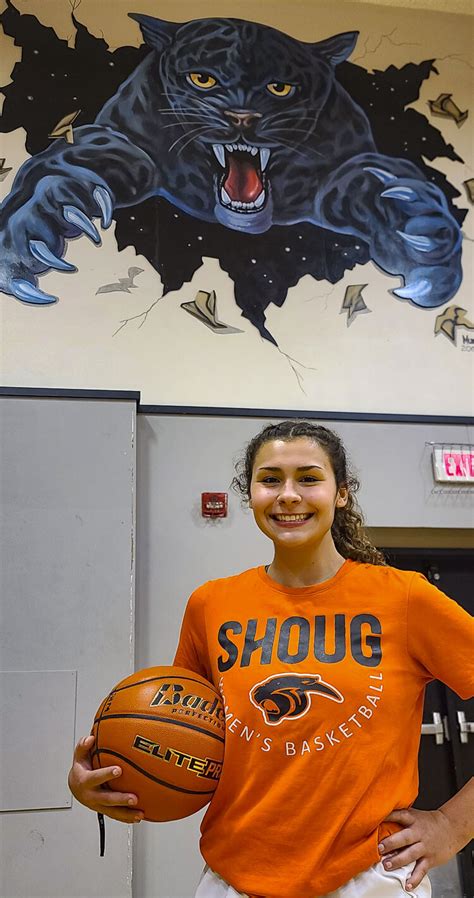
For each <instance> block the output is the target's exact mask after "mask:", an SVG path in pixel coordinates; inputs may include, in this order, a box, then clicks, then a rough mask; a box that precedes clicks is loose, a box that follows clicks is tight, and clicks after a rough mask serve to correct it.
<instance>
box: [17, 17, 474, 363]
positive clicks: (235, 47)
mask: <svg viewBox="0 0 474 898" xmlns="http://www.w3.org/2000/svg"><path fill="white" fill-rule="evenodd" d="M75 6H76V4H72V12H71V20H72V27H73V29H74V31H75V40H74V46H69V45H68V43H67V42H66V41H65V40H63V39H60V38H59V37H58V36H57V35H56V33H55V31H54V29H52V28H50V27H47V26H46V25H45V24H43V23H42V22H40V21H39V20H38V19H37V18H36V17H35V16H32V15H26V14H22V13H21V12H20V11H19V10H18V9H17V8H16V7H15V5H14V4H13V3H12V2H10V0H8V3H7V8H6V9H5V11H4V12H3V13H2V15H1V16H0V22H1V24H2V27H3V31H4V33H5V35H8V36H9V37H11V38H13V39H14V41H15V44H16V46H19V47H20V48H21V60H20V61H19V62H17V63H16V65H15V67H14V68H13V71H12V72H11V76H10V77H11V81H10V83H8V84H6V85H4V86H3V87H2V88H1V92H2V93H3V94H4V97H5V99H4V104H3V111H2V115H1V119H0V131H2V132H4V133H7V132H11V131H14V130H15V129H18V128H23V129H24V130H25V134H26V149H27V151H28V153H29V154H30V157H31V158H29V159H28V160H27V161H26V162H24V163H23V164H22V165H21V166H20V167H19V169H17V170H15V169H14V167H13V166H12V165H11V161H10V160H9V159H8V158H7V159H4V160H2V168H1V170H0V176H1V177H2V178H6V177H7V176H9V177H10V178H12V183H11V188H10V190H9V192H8V193H7V195H6V197H5V199H4V202H3V204H2V206H1V207H0V259H1V261H0V291H1V293H2V294H3V295H0V301H1V302H11V301H15V300H19V301H20V302H21V303H22V304H23V306H24V307H25V308H29V307H36V308H38V307H41V306H43V307H46V306H51V305H54V304H55V303H56V302H57V301H58V299H59V300H61V302H67V281H68V278H69V277H77V276H78V275H77V268H76V266H75V265H73V264H72V263H71V262H70V261H68V248H69V246H70V244H71V241H75V240H78V239H89V240H90V241H91V242H92V244H94V245H95V246H97V275H98V277H97V286H96V294H97V295H98V301H99V300H100V296H99V295H100V294H104V293H115V292H126V293H131V292H132V291H134V290H136V289H137V286H138V285H139V283H140V279H139V275H140V273H141V272H142V271H143V269H142V268H141V267H139V266H133V267H130V266H129V265H128V264H127V265H124V268H123V272H121V276H120V277H118V278H117V277H115V278H114V277H113V276H112V277H110V274H111V272H110V271H108V270H107V268H106V267H104V261H103V260H102V259H101V256H100V252H101V250H100V244H101V242H102V239H103V237H104V232H105V231H106V230H107V229H108V228H109V227H110V226H111V225H112V222H115V239H116V242H117V247H118V250H119V251H123V250H125V249H126V248H127V247H132V248H133V249H134V250H135V251H136V254H137V256H140V257H143V258H145V259H146V260H148V262H149V263H150V264H151V266H153V268H154V269H155V270H156V271H157V272H158V274H159V276H160V278H161V281H162V285H163V293H162V297H165V299H164V300H163V301H166V295H167V294H170V293H171V292H173V291H177V290H179V289H180V288H181V287H182V286H183V284H186V283H190V282H191V281H192V279H193V276H194V274H195V273H196V271H197V270H198V269H199V268H200V267H201V266H202V264H203V259H215V260H217V261H218V263H219V266H220V268H221V269H222V271H224V272H225V273H226V274H227V275H228V276H229V278H230V280H231V282H232V284H233V289H234V301H235V303H236V305H237V307H238V308H239V309H240V310H241V313H242V316H243V318H245V319H247V321H248V322H250V323H251V325H253V326H254V327H255V328H256V329H257V331H258V332H259V334H260V335H261V337H262V338H263V339H264V340H266V341H268V342H270V343H272V344H274V345H275V346H278V339H277V337H276V336H275V335H274V334H273V333H272V331H271V329H270V327H269V326H268V322H267V310H268V309H269V307H270V306H271V305H273V306H276V307H282V306H283V305H284V304H285V302H286V301H287V297H288V291H289V290H290V288H292V287H295V286H296V285H298V283H299V282H300V281H301V279H302V278H303V277H305V276H307V275H309V276H310V277H312V278H313V279H314V280H315V281H316V282H325V283H329V284H330V285H335V284H338V283H339V282H340V281H342V280H343V278H344V277H345V276H346V273H347V272H350V271H351V270H352V269H353V268H355V266H357V265H364V264H366V263H371V264H372V265H373V270H374V272H376V271H379V272H383V273H384V274H385V275H388V276H389V277H390V278H391V279H392V286H391V287H390V288H389V289H388V290H387V291H386V301H387V302H395V301H398V302H400V301H401V302H403V303H406V304H408V305H409V306H410V307H412V308H413V314H417V313H418V314H419V312H420V310H428V309H434V308H438V307H444V312H443V314H444V316H445V317H444V319H443V320H446V321H449V322H450V325H449V328H446V327H442V326H441V325H440V326H439V327H437V329H436V327H435V334H437V333H443V334H444V335H445V336H447V337H448V339H449V340H450V342H453V339H454V341H455V337H456V330H457V328H458V327H459V328H466V327H469V323H466V322H469V318H468V310H467V309H465V308H464V307H462V306H460V305H459V304H458V303H456V295H457V294H458V291H459V289H460V286H461V284H462V280H463V267H462V255H463V247H462V226H463V222H464V220H465V217H466V215H467V213H468V209H469V207H470V206H471V205H472V179H467V180H465V181H464V193H463V194H461V192H460V190H459V189H458V188H457V187H456V186H455V185H454V184H453V183H451V182H450V180H449V178H448V177H447V176H446V174H444V173H443V171H442V167H439V168H438V167H437V166H436V160H442V159H445V160H449V161H451V162H455V163H456V162H458V163H464V162H465V161H466V160H464V159H463V158H462V157H461V156H460V155H459V153H458V152H457V150H456V141H455V140H453V143H449V142H448V141H447V140H445V138H444V137H443V135H442V133H441V131H440V130H439V127H438V125H439V123H440V122H441V121H442V120H449V121H452V122H454V123H455V124H456V127H457V128H458V129H461V128H463V127H466V121H468V118H469V110H468V109H465V108H461V107H460V106H459V105H458V104H457V102H456V95H455V93H446V92H439V91H437V90H436V86H435V79H436V76H437V73H438V68H437V65H438V63H437V60H436V59H434V58H426V59H425V60H423V61H422V62H418V63H414V62H411V61H410V59H407V61H406V63H405V64H404V65H402V66H398V67H397V66H395V65H390V64H388V65H387V67H386V68H385V69H384V70H378V69H375V70H374V71H369V70H367V69H365V68H364V67H363V66H362V65H360V64H357V63H356V62H351V61H350V60H351V56H354V57H355V58H357V54H356V53H355V52H354V51H355V48H356V45H357V39H358V33H357V31H347V32H342V33H338V34H333V35H331V36H329V37H323V38H322V39H320V40H315V41H314V42H303V41H300V40H297V39H296V38H294V37H291V36H289V35H288V34H286V33H284V32H283V31H281V30H277V29H276V28H273V27H269V26H268V25H262V24H257V23H254V22H249V21H245V20H238V19H224V18H206V19H205V18H202V19H196V20H194V21H191V22H184V23H180V24H176V23H172V22H168V21H164V20H162V19H159V18H157V17H154V16H149V15H143V14H140V13H138V12H134V11H130V12H129V13H128V14H129V16H130V18H131V19H132V20H134V21H135V22H137V23H138V25H139V27H140V29H141V33H142V36H143V40H144V43H143V44H142V45H141V46H139V47H132V46H120V47H118V48H117V49H113V50H112V49H110V47H109V46H108V44H107V42H106V40H105V39H104V38H101V37H97V36H95V35H94V34H93V33H92V32H91V31H90V30H88V27H87V26H86V25H85V24H84V23H83V22H81V20H80V15H79V13H80V11H79V10H78V9H77V8H76V9H74V7H75ZM408 52H409V48H407V53H408ZM432 80H433V98H432V100H430V102H429V108H427V110H426V114H425V115H423V114H421V113H420V112H418V111H416V110H415V109H413V108H410V104H412V103H413V102H414V101H416V100H417V98H418V97H419V94H420V90H421V88H422V86H424V83H425V82H428V81H429V83H430V84H431V81H432ZM467 127H469V125H467ZM11 169H13V171H11ZM13 175H14V178H13ZM455 200H457V203H456V202H455ZM471 214H472V213H471ZM128 258H129V257H128ZM50 271H57V272H61V273H63V276H64V284H65V286H64V292H62V291H58V295H53V294H52V293H49V292H48V291H47V289H44V287H43V281H44V275H45V274H47V273H48V272H50ZM127 272H128V274H127ZM346 283H347V282H346ZM366 286H367V284H360V283H357V278H354V282H353V283H352V284H350V285H349V286H345V287H344V288H343V290H342V291H341V294H340V299H339V301H338V302H336V307H335V313H343V314H344V315H345V318H346V323H347V326H348V327H349V326H350V325H353V324H354V323H355V322H357V321H358V320H359V319H360V313H361V312H369V311H371V309H370V308H369V307H368V305H367V301H366V298H365V297H364V296H363V294H362V291H363V290H364V288H365V287H366ZM390 294H392V295H390ZM162 297H161V298H162ZM193 297H196V298H195V299H193ZM209 297H211V301H210V302H209ZM161 298H160V299H161ZM451 300H453V302H452V303H451V305H449V306H448V303H450V302H451ZM216 301H217V306H216ZM218 306H219V293H218V292H217V300H216V292H215V291H214V285H213V284H212V283H209V284H208V285H206V290H205V291H201V292H198V294H196V291H195V290H194V291H193V290H190V293H189V300H188V302H186V303H181V308H182V309H183V310H184V311H186V312H188V313H190V314H191V315H193V316H194V318H195V319H196V320H197V321H200V322H201V323H202V324H204V325H205V326H206V328H207V330H208V331H209V330H211V331H212V332H213V333H215V334H223V333H225V334H228V335H229V334H230V335H233V336H232V339H234V338H235V337H236V335H238V334H239V333H240V331H239V329H238V328H233V327H228V326H227V325H226V323H225V322H223V321H221V320H220V319H219V318H218V317H217V312H216V308H217V307H218ZM148 311H149V310H148ZM436 321H437V322H438V318H437V319H436ZM357 326H358V325H357V324H355V327H352V328H351V334H354V333H355V328H356V327H357ZM448 331H449V333H448ZM430 338H431V339H432V338H433V326H432V324H431V325H430Z"/></svg>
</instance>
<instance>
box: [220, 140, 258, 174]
mask: <svg viewBox="0 0 474 898" xmlns="http://www.w3.org/2000/svg"><path fill="white" fill-rule="evenodd" d="M212 149H213V150H214V154H215V156H216V159H217V161H218V163H219V165H221V166H222V168H225V167H226V161H225V150H227V152H228V153H235V152H239V153H250V155H251V156H257V155H258V153H260V169H261V171H262V172H263V171H265V169H266V167H267V165H268V160H269V158H270V150H269V149H268V148H267V147H254V146H251V145H250V144H248V143H226V144H225V145H224V144H222V143H213V144H212Z"/></svg>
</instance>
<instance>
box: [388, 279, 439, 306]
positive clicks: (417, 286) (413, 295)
mask: <svg viewBox="0 0 474 898" xmlns="http://www.w3.org/2000/svg"><path fill="white" fill-rule="evenodd" d="M431 289H432V288H431V281H429V280H428V279H427V278H419V280H417V281H413V283H412V284H406V285H405V287H397V288H396V290H392V293H393V294H394V295H395V296H399V297H400V299H411V300H413V302H415V303H418V304H420V305H424V303H422V302H421V303H420V300H423V299H426V297H427V296H429V294H430V293H431Z"/></svg>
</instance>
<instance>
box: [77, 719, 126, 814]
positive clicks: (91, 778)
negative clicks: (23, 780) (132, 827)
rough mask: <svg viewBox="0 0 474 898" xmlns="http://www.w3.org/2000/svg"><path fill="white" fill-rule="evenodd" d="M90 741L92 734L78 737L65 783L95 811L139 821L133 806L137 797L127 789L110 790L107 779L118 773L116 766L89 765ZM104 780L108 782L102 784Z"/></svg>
mask: <svg viewBox="0 0 474 898" xmlns="http://www.w3.org/2000/svg"><path fill="white" fill-rule="evenodd" d="M93 744H94V736H85V737H84V738H83V739H80V740H79V742H78V743H77V745H76V748H75V749H74V757H73V763H72V767H71V769H70V771H69V776H68V785H69V788H70V790H71V792H72V794H73V795H74V798H77V800H78V801H80V802H81V804H83V805H85V807H86V808H90V810H91V811H96V813H98V814H105V815H106V816H107V817H112V819H113V820H120V821H121V823H139V822H140V820H143V817H144V814H143V811H141V810H140V809H139V808H137V804H138V798H137V796H136V795H133V793H130V792H114V791H113V786H112V785H111V781H113V780H116V779H117V777H119V776H120V774H121V773H122V770H121V768H120V767H117V766H114V767H99V768H98V769H97V770H94V769H93V768H92V763H91V757H90V754H89V752H90V750H91V748H92V746H93ZM106 783H110V785H109V786H106Z"/></svg>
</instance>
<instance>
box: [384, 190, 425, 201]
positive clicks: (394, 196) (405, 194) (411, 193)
mask: <svg viewBox="0 0 474 898" xmlns="http://www.w3.org/2000/svg"><path fill="white" fill-rule="evenodd" d="M380 196H383V197H385V198H387V199H389V200H403V201H404V202H405V203H414V202H415V201H416V200H418V199H419V196H418V194H417V193H416V191H415V190H412V188H411V187H402V186H400V187H387V190H384V191H383V192H382V193H381V194H380Z"/></svg>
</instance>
